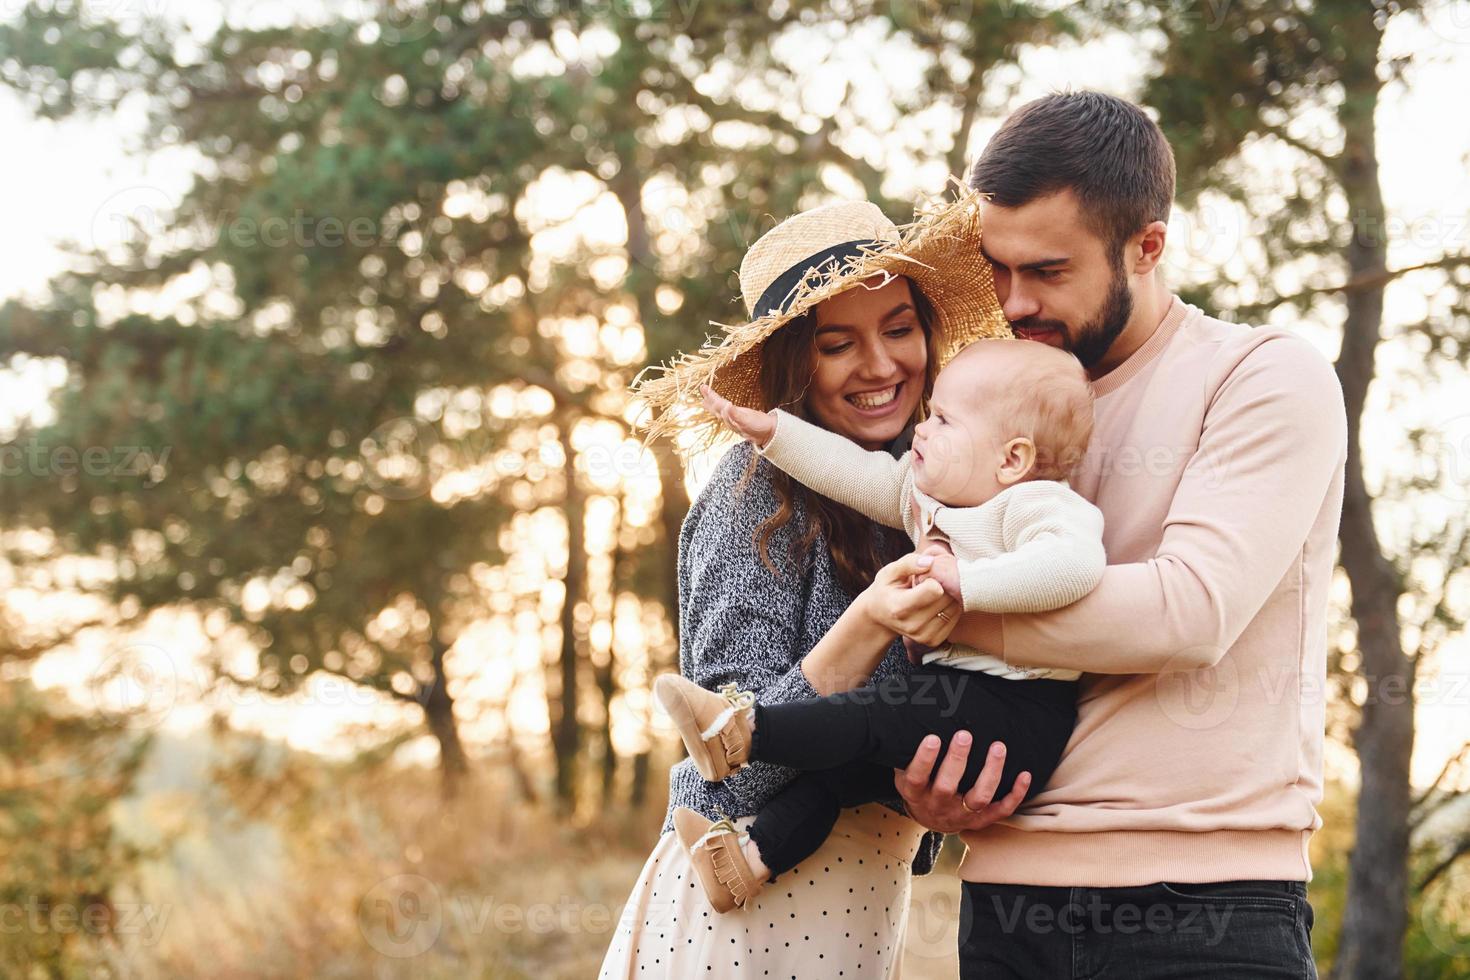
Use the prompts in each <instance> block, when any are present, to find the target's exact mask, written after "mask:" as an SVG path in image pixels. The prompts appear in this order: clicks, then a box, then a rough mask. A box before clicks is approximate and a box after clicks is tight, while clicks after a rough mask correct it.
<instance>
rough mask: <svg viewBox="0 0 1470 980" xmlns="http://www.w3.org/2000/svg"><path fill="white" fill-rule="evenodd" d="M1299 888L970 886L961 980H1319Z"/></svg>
mask: <svg viewBox="0 0 1470 980" xmlns="http://www.w3.org/2000/svg"><path fill="white" fill-rule="evenodd" d="M1311 937H1312V906H1311V905H1310V904H1308V902H1307V889H1306V886H1305V885H1304V884H1303V883H1302V882H1299V881H1224V882H1212V883H1209V884H1182V883H1175V882H1160V883H1157V884H1153V885H1140V886H1137V887H1131V888H1050V887H1041V886H1033V885H988V884H977V883H975V882H968V881H967V882H964V892H963V900H962V902H961V906H960V976H961V978H963V980H982V978H983V980H997V978H1007V980H1009V978H1023V980H1033V978H1044V980H1084V978H1086V980H1094V978H1095V980H1113V978H1117V980H1188V978H1197V980H1236V978H1240V980H1246V978H1250V980H1254V978H1257V977H1260V978H1273V977H1283V978H1284V977H1290V978H1292V980H1302V978H1314V977H1316V976H1317V968H1316V966H1315V965H1314V964H1313V961H1312V941H1311Z"/></svg>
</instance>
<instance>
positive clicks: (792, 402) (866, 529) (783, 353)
mask: <svg viewBox="0 0 1470 980" xmlns="http://www.w3.org/2000/svg"><path fill="white" fill-rule="evenodd" d="M909 287H910V289H912V291H913V297H914V310H915V311H916V312H917V313H918V320H919V328H920V329H921V330H923V332H924V342H925V350H926V352H927V353H928V362H927V365H926V366H925V368H924V390H923V392H922V394H921V395H920V397H919V404H918V406H917V407H916V408H915V409H914V415H913V417H912V418H910V419H909V421H908V424H913V423H916V422H919V421H921V420H922V419H923V418H924V416H925V415H926V414H927V412H928V410H929V396H930V394H931V393H932V392H933V391H934V377H935V375H937V374H938V373H939V368H938V366H937V365H936V363H935V358H934V354H935V347H936V343H935V341H936V339H937V338H936V337H935V333H936V331H937V330H938V322H937V320H938V318H937V316H936V315H935V312H934V307H933V306H932V305H931V304H930V303H929V300H928V299H927V298H926V297H925V296H924V295H923V294H922V293H920V292H919V290H918V288H917V287H915V286H914V285H913V283H912V282H910V284H909ZM816 328H817V318H816V315H815V314H814V312H813V311H811V310H808V311H807V312H806V313H803V314H802V315H801V316H799V317H796V318H795V319H793V320H791V321H789V322H788V323H786V324H785V325H784V326H783V327H781V329H780V330H777V331H776V332H775V333H774V334H772V335H771V336H770V337H769V338H767V340H766V342H765V344H764V345H763V347H762V350H761V394H762V396H763V397H764V399H765V404H767V405H771V406H776V407H779V408H782V409H785V410H786V411H788V412H790V413H791V414H792V415H795V416H797V417H798V418H801V419H804V420H806V421H808V422H812V423H814V424H818V425H820V424H821V423H820V422H818V421H817V420H816V419H815V418H813V417H812V414H811V411H810V409H809V407H808V405H807V399H806V391H807V387H808V385H809V384H810V383H811V379H812V375H813V374H814V373H815V371H816V363H817V362H816V358H817V349H816ZM759 465H760V456H759V455H756V454H752V455H751V458H750V467H749V469H747V470H746V473H745V477H744V479H743V480H742V483H744V482H747V481H749V480H750V478H751V477H753V476H754V475H755V471H756V468H757V467H758V466H759ZM771 485H772V487H773V489H774V490H775V491H776V499H777V500H778V501H779V502H780V503H779V505H778V506H777V508H776V513H774V514H772V515H771V516H770V517H769V518H767V519H766V520H765V522H764V523H763V524H761V526H760V527H758V528H757V529H756V533H755V537H754V541H753V543H754V544H755V546H756V551H757V552H758V553H759V554H760V558H761V563H762V564H764V565H765V566H766V567H767V568H769V569H770V570H771V572H772V573H773V574H778V575H779V574H780V573H779V572H778V571H777V568H776V565H775V563H774V562H772V561H771V555H770V542H771V538H772V536H774V535H775V533H776V532H777V531H779V530H780V529H781V528H783V527H785V526H786V525H787V524H788V523H790V522H791V520H792V519H793V518H794V517H795V516H796V511H797V508H798V505H799V506H800V508H801V510H802V511H803V512H804V513H805V515H806V519H805V521H804V522H803V526H802V527H800V528H798V529H797V530H796V535H795V537H794V538H793V539H792V541H791V559H792V561H793V562H795V563H796V565H797V566H798V567H801V565H802V564H803V563H804V562H805V560H806V558H807V556H808V555H809V554H810V552H811V548H812V545H813V544H815V543H816V540H817V536H818V535H819V534H820V535H822V536H823V537H825V538H826V539H827V550H828V552H829V553H830V554H831V556H832V564H833V565H834V566H835V568H836V572H837V580H838V581H839V582H840V583H842V586H843V588H845V589H847V591H848V593H849V594H850V595H854V596H855V595H857V594H858V593H859V592H862V591H863V590H864V589H866V588H867V587H868V585H869V584H870V583H871V582H872V581H873V578H874V576H876V575H877V574H878V570H879V569H881V568H882V567H883V566H884V565H885V564H887V563H888V561H889V560H890V558H889V556H891V555H892V554H894V553H895V552H897V551H899V550H901V549H902V548H903V546H904V544H906V543H907V542H906V540H905V539H904V537H903V535H902V533H901V532H899V531H896V530H894V529H892V528H887V527H884V526H882V525H880V524H875V523H874V522H873V521H870V520H868V518H866V517H864V516H863V515H862V514H859V513H858V512H857V511H855V510H853V509H852V508H850V507H845V506H843V505H842V504H839V503H837V502H836V501H834V500H829V499H828V498H826V497H823V496H822V495H821V494H819V493H814V492H813V491H811V490H809V489H807V488H806V487H805V486H803V485H802V484H800V483H797V482H796V481H795V480H793V479H791V477H789V476H787V475H786V474H785V473H783V472H781V471H780V470H779V469H776V468H775V467H771Z"/></svg>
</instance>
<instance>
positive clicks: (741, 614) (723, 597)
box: [679, 444, 818, 816]
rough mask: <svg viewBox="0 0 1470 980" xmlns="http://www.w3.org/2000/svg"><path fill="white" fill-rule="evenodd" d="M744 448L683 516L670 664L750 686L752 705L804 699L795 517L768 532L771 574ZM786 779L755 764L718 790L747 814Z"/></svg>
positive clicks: (764, 507) (763, 484) (762, 479)
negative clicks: (759, 537) (674, 653)
mask: <svg viewBox="0 0 1470 980" xmlns="http://www.w3.org/2000/svg"><path fill="white" fill-rule="evenodd" d="M753 451H754V450H752V449H751V448H750V447H749V446H748V445H744V444H742V445H740V446H737V447H735V448H734V449H732V450H731V451H730V452H729V454H727V456H726V457H725V459H724V460H722V461H721V463H720V465H719V467H718V468H717V470H716V472H715V474H714V476H713V477H712V478H711V480H710V483H709V485H707V486H706V487H705V488H704V491H703V493H701V495H700V498H699V500H698V501H697V502H696V505H695V506H694V507H693V508H691V509H690V512H689V517H688V518H687V519H686V520H685V522H684V527H683V531H682V533H681V534H680V540H679V627H680V629H679V638H680V641H679V666H680V670H681V671H682V672H683V674H684V676H685V677H688V678H689V679H691V680H693V681H694V682H695V683H697V684H699V685H700V686H701V687H704V688H707V689H709V690H716V689H718V688H719V687H720V686H721V685H723V684H727V683H733V684H735V685H736V686H737V687H739V688H741V689H744V690H750V691H753V692H754V693H755V696H756V700H757V701H758V702H760V703H762V704H779V703H783V702H788V701H797V700H801V699H803V698H814V697H817V696H818V695H817V692H816V691H815V690H814V689H813V688H812V686H811V684H810V683H809V682H808V681H807V678H806V675H805V674H804V673H802V670H801V660H802V658H803V657H804V656H805V655H806V653H807V651H806V650H805V649H803V647H802V644H801V633H800V624H801V623H802V621H803V611H804V609H805V606H806V603H807V600H808V593H809V590H810V586H811V576H810V575H808V574H806V570H805V569H803V568H802V567H800V566H799V565H798V563H797V562H796V561H795V560H794V559H793V558H792V556H791V552H790V548H791V543H792V541H793V539H794V537H795V534H796V529H797V528H799V527H800V526H801V520H802V518H803V515H802V514H801V513H797V514H795V515H794V516H793V519H792V520H791V521H789V522H788V523H787V524H786V525H784V526H783V527H782V528H780V529H779V530H777V531H776V533H774V534H773V535H772V536H771V539H770V541H769V543H768V545H767V551H768V553H769V557H770V561H771V563H772V564H773V565H774V566H775V569H776V570H775V571H772V570H771V569H770V568H768V567H767V566H766V565H765V563H764V562H762V561H761V558H760V555H759V553H758V552H757V551H756V545H755V543H754V538H755V535H756V532H757V530H758V528H759V527H760V525H761V524H762V523H763V522H764V521H765V520H766V519H767V518H768V517H770V516H771V515H772V514H774V513H775V511H776V507H777V501H776V498H775V494H774V492H773V491H772V489H771V487H770V483H769V477H768V476H766V475H764V474H763V473H762V472H760V470H759V469H758V470H757V472H756V474H755V475H754V477H753V478H752V479H751V480H750V481H749V482H748V483H744V482H743V481H742V480H741V476H742V475H743V474H744V472H745V470H746V467H747V465H748V461H749V459H750V456H751V454H752V453H753ZM765 465H767V464H764V463H760V464H758V466H759V467H761V468H763V467H764V466H765ZM796 775H797V773H796V772H795V771H794V770H790V769H786V768H783V767H779V766H773V765H770V764H768V763H759V762H757V763H752V764H751V765H749V766H747V767H746V768H744V769H742V770H740V771H739V772H737V773H735V774H733V775H732V776H730V777H729V778H728V779H726V780H725V781H724V786H725V788H726V789H727V790H729V791H730V792H731V793H732V794H733V795H734V796H735V797H736V798H737V799H738V801H739V805H740V807H741V812H742V813H754V812H755V811H756V810H758V809H759V808H760V807H761V805H762V804H764V803H765V801H766V800H767V799H769V798H770V797H772V796H774V795H775V794H776V793H777V792H778V791H779V790H780V789H781V788H782V787H784V786H785V785H786V784H787V783H789V782H790V781H791V780H792V779H794V778H795V777H796ZM735 815H736V814H731V816H735Z"/></svg>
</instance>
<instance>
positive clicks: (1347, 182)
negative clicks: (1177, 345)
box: [1332, 11, 1414, 980]
mask: <svg viewBox="0 0 1470 980" xmlns="http://www.w3.org/2000/svg"><path fill="white" fill-rule="evenodd" d="M1370 16H1371V12H1366V11H1365V13H1364V15H1363V19H1364V20H1365V21H1367V20H1368V19H1369V17H1370ZM1371 30H1372V34H1371V37H1365V38H1363V39H1362V40H1363V41H1364V42H1365V43H1363V44H1360V45H1351V44H1350V45H1348V48H1347V49H1348V50H1351V51H1354V52H1356V58H1355V61H1356V62H1357V64H1356V65H1354V66H1353V67H1352V68H1351V70H1345V71H1344V80H1345V81H1347V82H1348V84H1347V98H1346V100H1345V102H1344V105H1343V106H1342V109H1341V110H1340V117H1341V119H1342V123H1343V127H1344V137H1345V139H1344V150H1343V154H1342V175H1341V176H1342V185H1343V190H1344V192H1345V193H1346V195H1347V199H1348V208H1349V213H1350V214H1351V218H1352V222H1353V231H1354V234H1353V240H1352V242H1351V243H1350V244H1349V245H1348V247H1347V250H1346V257H1347V260H1348V273H1349V278H1350V279H1353V278H1356V277H1358V276H1364V275H1372V274H1374V273H1381V272H1382V271H1383V270H1384V269H1385V268H1386V259H1387V243H1386V241H1385V228H1386V217H1387V216H1386V214H1385V211H1384V206H1383V198H1382V194H1381V192H1380V188H1379V181H1378V159H1377V150H1376V147H1375V142H1374V136H1375V133H1374V111H1375V109H1376V108H1377V103H1378V91H1379V85H1380V83H1379V81H1378V76H1377V63H1378V51H1377V48H1378V33H1377V30H1376V29H1371ZM1364 33H1365V34H1366V33H1367V32H1366V31H1365V32H1364ZM1346 298H1347V319H1346V322H1345V324H1344V329H1343V341H1342V353H1341V354H1340V355H1339V357H1338V361H1337V373H1338V377H1339V379H1340V380H1341V381H1342V387H1343V395H1344V398H1345V400H1346V403H1347V417H1348V456H1347V475H1346V482H1345V487H1344V500H1343V514H1342V528H1341V531H1340V536H1339V540H1340V543H1341V546H1342V566H1343V569H1344V570H1345V571H1346V572H1347V576H1348V579H1349V581H1350V582H1351V583H1352V606H1351V611H1352V615H1353V619H1354V620H1355V621H1356V623H1357V627H1358V647H1359V651H1360V654H1361V657H1362V664H1361V666H1360V668H1359V670H1360V673H1361V676H1362V677H1363V679H1364V680H1366V681H1367V698H1366V701H1365V703H1364V705H1363V710H1362V718H1361V720H1360V722H1359V725H1358V728H1357V731H1356V732H1355V734H1354V744H1355V746H1356V748H1357V753H1358V759H1359V763H1360V767H1361V786H1360V789H1359V793H1358V821H1357V842H1356V844H1355V845H1354V847H1353V852H1352V856H1351V858H1350V862H1349V872H1348V888H1347V899H1346V906H1345V908H1344V912H1343V921H1342V931H1341V935H1342V941H1341V945H1340V946H1339V949H1338V955H1337V959H1336V961H1335V962H1334V964H1333V970H1332V976H1333V977H1334V980H1397V978H1399V977H1401V976H1402V975H1403V945H1404V929H1405V926H1406V924H1407V920H1408V916H1407V902H1408V857H1409V810H1410V800H1411V796H1410V787H1409V759H1410V756H1411V755H1412V754H1413V749H1414V697H1413V680H1414V664H1413V662H1412V661H1411V660H1410V658H1409V657H1407V656H1406V655H1405V654H1404V651H1403V646H1402V641H1401V638H1400V630H1399V617H1398V600H1399V595H1400V594H1401V592H1402V590H1403V585H1402V581H1401V578H1400V576H1399V574H1398V572H1397V571H1396V570H1395V568H1394V566H1393V563H1392V562H1391V561H1389V559H1388V558H1387V557H1386V556H1385V555H1384V553H1383V549H1382V546H1381V545H1380V543H1379V539H1378V534H1377V531H1376V529H1375V528H1374V525H1373V513H1372V509H1371V507H1372V499H1371V497H1370V496H1369V494H1368V490H1367V486H1366V484H1365V482H1364V478H1363V458H1362V452H1361V446H1360V441H1359V428H1360V426H1361V423H1362V416H1363V406H1364V403H1365V400H1366V398H1367V395H1368V389H1369V387H1370V385H1371V384H1372V381H1373V376H1374V355H1375V353H1376V351H1377V348H1378V342H1379V339H1380V331H1381V327H1382V317H1383V287H1382V286H1377V287H1375V288H1368V289H1363V290H1359V291H1350V292H1348V293H1347V297H1346Z"/></svg>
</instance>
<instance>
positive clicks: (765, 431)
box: [699, 385, 776, 448]
mask: <svg viewBox="0 0 1470 980" xmlns="http://www.w3.org/2000/svg"><path fill="white" fill-rule="evenodd" d="M699 390H700V393H701V394H703V395H704V407H705V410H706V411H708V412H709V413H710V414H711V415H713V416H714V417H715V418H717V419H719V420H720V421H721V422H724V423H725V424H726V425H728V426H729V427H730V428H731V429H734V430H735V433H736V434H737V435H739V436H740V437H741V438H742V439H745V440H746V441H748V442H752V443H754V444H755V445H756V447H757V448H764V447H765V445H766V443H768V442H770V441H771V436H773V435H775V434H776V415H775V413H774V412H757V411H756V410H755V409H753V408H741V407H740V406H739V405H736V404H734V403H733V402H731V401H730V399H728V398H723V397H721V396H720V395H717V394H715V390H714V389H713V388H711V387H710V386H709V385H700V386H699Z"/></svg>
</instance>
